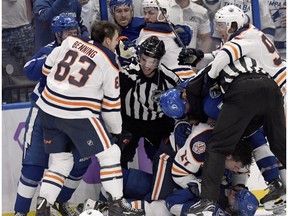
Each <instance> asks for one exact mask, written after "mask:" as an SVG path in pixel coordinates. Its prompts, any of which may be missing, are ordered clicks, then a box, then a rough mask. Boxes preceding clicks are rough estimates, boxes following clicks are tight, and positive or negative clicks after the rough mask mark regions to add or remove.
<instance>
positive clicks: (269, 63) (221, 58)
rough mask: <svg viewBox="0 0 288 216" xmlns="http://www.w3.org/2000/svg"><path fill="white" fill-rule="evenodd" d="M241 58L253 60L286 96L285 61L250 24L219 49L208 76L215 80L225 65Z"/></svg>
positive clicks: (268, 41)
mask: <svg viewBox="0 0 288 216" xmlns="http://www.w3.org/2000/svg"><path fill="white" fill-rule="evenodd" d="M243 56H247V57H250V58H252V59H255V60H256V61H257V66H259V67H261V68H263V69H264V70H265V71H266V72H267V73H268V74H269V75H270V76H271V77H273V79H274V80H275V82H276V83H277V84H278V86H279V87H280V88H281V91H282V94H283V95H285V94H286V61H284V60H282V58H281V56H280V55H279V53H278V51H277V50H276V48H275V46H274V45H273V42H272V41H271V40H270V39H268V37H267V36H266V35H265V34H263V32H261V31H259V30H258V29H257V28H255V27H254V26H253V25H251V24H249V25H247V27H246V28H245V27H243V28H242V30H241V31H239V32H237V35H235V36H234V37H233V38H232V39H231V40H229V41H228V42H226V43H225V44H224V45H223V46H222V47H221V49H220V51H219V52H218V53H217V55H216V57H215V59H214V61H213V63H212V64H211V69H210V71H209V72H208V74H209V76H210V77H211V78H213V79H215V78H216V77H218V76H219V73H220V72H221V70H222V69H223V68H224V67H225V66H226V65H228V64H229V63H231V62H234V61H235V60H238V59H239V58H240V57H243Z"/></svg>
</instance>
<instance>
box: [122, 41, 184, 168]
mask: <svg viewBox="0 0 288 216" xmlns="http://www.w3.org/2000/svg"><path fill="white" fill-rule="evenodd" d="M165 51H166V49H165V45H164V43H163V41H162V40H159V39H158V38H157V37H156V36H151V37H149V38H147V39H146V40H145V41H144V42H143V43H142V44H141V45H140V47H139V63H137V64H136V65H133V64H132V65H130V66H126V67H124V68H123V70H121V72H120V87H121V88H120V91H121V94H120V95H121V103H122V118H123V130H126V131H129V132H130V133H132V134H133V139H132V140H131V141H130V143H129V144H128V145H125V146H123V147H124V148H123V152H122V155H121V164H122V167H124V168H127V163H128V162H129V161H132V160H133V157H134V155H135V151H136V148H137V146H138V142H139V139H140V138H141V137H144V138H145V141H144V146H145V151H146V153H147V155H148V158H149V159H151V160H152V159H153V156H154V154H155V153H156V151H157V149H158V148H159V145H160V142H161V140H162V138H163V137H165V136H169V134H170V132H171V131H173V127H174V119H171V118H169V117H167V116H165V115H164V113H163V112H162V111H161V109H160V106H159V97H160V94H161V92H162V91H166V90H167V89H169V88H172V87H174V86H176V85H177V84H178V83H180V82H181V81H182V80H181V79H180V77H179V76H178V75H177V74H175V73H173V72H172V71H171V70H169V68H167V67H166V66H165V65H163V64H160V61H161V59H162V57H163V55H164V54H165Z"/></svg>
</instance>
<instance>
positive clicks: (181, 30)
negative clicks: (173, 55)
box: [175, 25, 193, 47]
mask: <svg viewBox="0 0 288 216" xmlns="http://www.w3.org/2000/svg"><path fill="white" fill-rule="evenodd" d="M175 31H176V32H177V34H178V36H179V38H180V40H181V41H182V43H183V44H184V45H185V46H188V45H189V44H190V41H191V39H192V36H193V31H192V30H191V28H190V27H189V26H188V25H176V26H175ZM175 42H176V43H177V45H178V46H179V47H181V44H180V42H179V41H178V39H177V38H175Z"/></svg>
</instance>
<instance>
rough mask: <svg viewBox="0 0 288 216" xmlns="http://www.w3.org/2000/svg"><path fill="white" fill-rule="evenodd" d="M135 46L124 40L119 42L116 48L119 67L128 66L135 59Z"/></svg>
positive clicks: (126, 39)
mask: <svg viewBox="0 0 288 216" xmlns="http://www.w3.org/2000/svg"><path fill="white" fill-rule="evenodd" d="M136 47H137V46H136V45H135V44H134V43H132V42H131V41H129V40H128V38H124V39H121V40H119V44H118V46H117V47H116V53H117V54H118V60H119V62H120V64H121V66H125V65H130V64H131V63H132V62H134V61H135V59H136V57H137V56H136V53H137V49H136Z"/></svg>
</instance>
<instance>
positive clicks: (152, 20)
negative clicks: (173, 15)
mask: <svg viewBox="0 0 288 216" xmlns="http://www.w3.org/2000/svg"><path fill="white" fill-rule="evenodd" d="M158 2H159V6H160V8H161V10H160V8H159V7H158V4H157V3H156V1H155V0H144V1H143V2H142V7H143V10H144V14H145V16H144V18H145V21H146V23H147V25H146V26H145V27H144V28H143V29H142V30H141V32H140V34H139V38H138V39H137V41H136V44H138V45H139V44H141V43H142V42H143V41H144V40H145V39H147V38H148V37H150V36H152V35H155V36H157V37H158V38H159V39H160V40H163V41H164V44H165V47H166V53H165V55H164V56H163V58H162V60H161V63H163V64H164V65H165V66H166V67H168V68H169V69H170V70H172V71H173V72H174V73H176V74H178V75H179V76H180V77H181V78H182V79H183V80H184V79H188V78H190V77H192V76H194V75H195V71H194V70H193V69H192V67H190V66H189V67H188V66H179V65H178V62H177V61H175V59H177V57H178V55H179V53H180V51H181V48H182V46H181V43H183V44H184V45H185V46H186V45H188V44H189V43H190V41H191V38H192V33H193V32H192V30H191V29H190V27H189V26H187V25H176V26H175V25H174V24H171V25H169V24H168V21H167V20H166V18H165V14H163V13H162V12H164V13H166V16H167V14H169V13H168V10H169V8H170V4H169V1H167V0H158ZM171 26H173V28H174V29H175V31H176V32H177V35H178V38H177V37H176V35H175V33H174V32H173V30H172V27H171ZM179 40H181V42H180V41H179Z"/></svg>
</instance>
